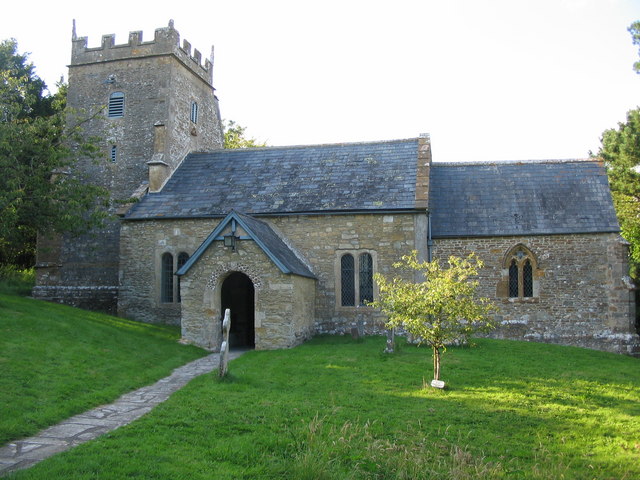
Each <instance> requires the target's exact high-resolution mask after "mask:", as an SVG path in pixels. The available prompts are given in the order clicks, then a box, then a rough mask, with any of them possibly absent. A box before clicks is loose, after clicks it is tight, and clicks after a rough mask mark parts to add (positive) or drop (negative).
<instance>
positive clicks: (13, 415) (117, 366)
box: [0, 294, 206, 445]
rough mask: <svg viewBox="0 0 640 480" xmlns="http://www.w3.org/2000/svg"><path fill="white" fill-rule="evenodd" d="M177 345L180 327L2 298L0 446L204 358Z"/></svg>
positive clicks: (26, 299)
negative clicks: (192, 361)
mask: <svg viewBox="0 0 640 480" xmlns="http://www.w3.org/2000/svg"><path fill="white" fill-rule="evenodd" d="M178 338H179V331H178V328H177V327H166V326H157V325H147V324H142V323H139V322H133V321H129V320H124V319H120V318H115V317H111V316H108V315H103V314H99V313H93V312H87V311H83V310H78V309H74V308H70V307H66V306H63V305H57V304H53V303H47V302H41V301H36V300H32V299H28V298H22V297H18V296H12V295H4V294H0V445H2V444H5V443H6V442H8V441H10V440H16V439H18V438H22V437H25V436H29V435H32V434H34V433H36V432H38V431H39V430H41V429H42V428H44V427H47V426H49V425H53V424H55V423H56V422H58V421H60V420H63V419H65V418H68V417H70V416H72V415H75V414H77V413H81V412H83V411H85V410H88V409H90V408H92V407H95V406H98V405H101V404H104V403H108V402H111V401H113V400H115V399H116V398H118V397H119V396H120V395H121V394H123V393H125V392H127V391H130V390H133V389H136V388H139V387H142V386H144V385H147V384H149V383H153V382H155V381H156V380H158V379H160V378H162V377H164V376H167V375H169V374H170V373H171V370H173V369H174V368H176V367H178V366H180V365H184V364H185V363H188V362H189V361H191V360H194V359H195V358H198V357H201V356H203V355H204V354H206V352H205V351H203V350H201V349H198V348H195V347H188V346H185V345H180V344H178V343H177V340H178Z"/></svg>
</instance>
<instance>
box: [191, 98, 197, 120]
mask: <svg viewBox="0 0 640 480" xmlns="http://www.w3.org/2000/svg"><path fill="white" fill-rule="evenodd" d="M191 121H192V122H193V123H198V104H197V103H196V102H192V103H191Z"/></svg>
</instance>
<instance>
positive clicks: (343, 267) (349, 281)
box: [340, 253, 356, 307]
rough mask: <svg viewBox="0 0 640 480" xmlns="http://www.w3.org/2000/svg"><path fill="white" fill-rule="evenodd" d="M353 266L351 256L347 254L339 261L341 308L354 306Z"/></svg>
mask: <svg viewBox="0 0 640 480" xmlns="http://www.w3.org/2000/svg"><path fill="white" fill-rule="evenodd" d="M354 267H355V265H354V260H353V255H351V254H350V253H347V254H345V255H343V256H342V258H341V259H340V280H341V285H342V293H341V295H342V303H341V304H342V306H343V307H353V306H355V303H356V302H355V298H356V286H355V268H354Z"/></svg>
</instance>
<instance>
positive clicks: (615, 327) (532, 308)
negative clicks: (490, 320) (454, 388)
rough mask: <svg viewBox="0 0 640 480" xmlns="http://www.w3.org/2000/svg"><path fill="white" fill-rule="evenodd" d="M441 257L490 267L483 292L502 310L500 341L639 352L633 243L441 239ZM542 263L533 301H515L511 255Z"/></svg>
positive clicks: (566, 238) (611, 237) (437, 252)
mask: <svg viewBox="0 0 640 480" xmlns="http://www.w3.org/2000/svg"><path fill="white" fill-rule="evenodd" d="M434 244H435V245H434V251H433V253H434V258H439V259H446V258H447V257H448V256H449V255H458V256H464V255H467V254H469V253H470V252H475V253H477V254H478V256H479V257H480V258H481V259H482V260H483V262H484V263H485V267H484V268H483V269H482V270H481V272H480V289H479V293H480V294H481V295H482V296H484V297H489V298H490V299H492V300H493V301H495V303H496V304H497V306H498V307H499V312H498V313H497V319H498V320H499V322H500V324H501V326H500V328H499V329H498V330H496V331H495V332H494V334H493V336H495V337H498V338H511V339H517V340H533V341H541V342H547V343H558V344H563V345H575V346H580V347H587V348H594V349H599V350H607V351H612V352H616V353H626V354H633V353H640V341H639V339H638V336H637V334H636V332H635V328H634V325H633V321H634V310H633V309H634V303H633V301H632V294H633V291H632V290H631V289H630V283H629V280H628V276H627V275H628V269H627V264H626V258H627V257H626V244H625V243H624V242H623V241H622V239H621V238H620V237H619V236H618V235H617V234H582V235H553V236H533V237H494V238H464V239H437V240H435V241H434ZM519 244H521V245H524V246H525V247H526V248H528V249H529V250H530V251H531V252H532V253H533V255H534V257H535V262H536V265H535V267H536V268H534V294H533V297H532V298H509V296H508V289H507V288H505V281H508V266H507V265H505V255H507V253H508V252H509V251H510V250H511V249H512V248H513V247H514V246H516V245H519Z"/></svg>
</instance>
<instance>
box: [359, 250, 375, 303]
mask: <svg viewBox="0 0 640 480" xmlns="http://www.w3.org/2000/svg"><path fill="white" fill-rule="evenodd" d="M359 263H360V271H359V274H360V279H359V282H358V284H359V287H360V288H359V290H360V305H366V303H367V302H373V258H372V257H371V254H370V253H361V254H360V261H359Z"/></svg>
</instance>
